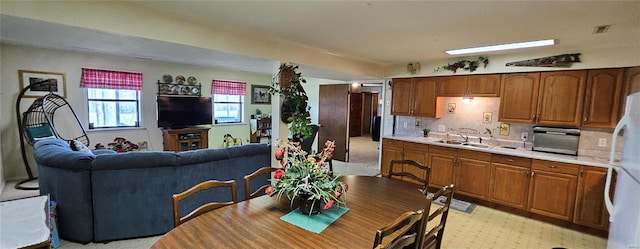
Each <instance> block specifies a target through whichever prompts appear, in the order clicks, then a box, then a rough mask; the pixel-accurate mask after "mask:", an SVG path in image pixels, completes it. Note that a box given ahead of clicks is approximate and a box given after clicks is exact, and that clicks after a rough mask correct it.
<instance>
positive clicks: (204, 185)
mask: <svg viewBox="0 0 640 249" xmlns="http://www.w3.org/2000/svg"><path fill="white" fill-rule="evenodd" d="M218 187H228V188H231V200H232V201H230V202H209V203H206V204H204V205H201V206H200V207H198V208H196V209H195V210H193V211H191V212H190V213H189V214H187V215H185V216H184V217H180V201H182V200H184V199H185V198H187V197H189V196H191V195H193V194H195V193H198V192H200V191H203V190H207V189H210V188H218ZM237 202H238V198H237V197H236V181H234V180H230V181H214V180H209V181H205V182H201V183H198V184H197V185H195V186H193V187H191V188H190V189H187V190H186V191H184V192H182V193H178V194H174V195H173V227H178V226H179V225H180V224H182V223H185V222H187V221H189V220H191V219H193V218H195V217H197V216H198V215H201V214H203V213H206V212H208V211H211V210H214V209H216V208H220V207H224V206H227V205H231V204H234V203H237Z"/></svg>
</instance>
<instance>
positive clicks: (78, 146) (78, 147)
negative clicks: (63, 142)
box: [69, 140, 93, 155]
mask: <svg viewBox="0 0 640 249" xmlns="http://www.w3.org/2000/svg"><path fill="white" fill-rule="evenodd" d="M69 146H71V149H72V150H74V151H82V152H85V153H89V154H92V155H93V152H92V151H91V150H90V149H89V148H88V147H87V146H86V145H84V144H83V143H82V142H80V141H78V140H71V141H69Z"/></svg>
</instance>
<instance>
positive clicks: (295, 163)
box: [265, 139, 348, 215]
mask: <svg viewBox="0 0 640 249" xmlns="http://www.w3.org/2000/svg"><path fill="white" fill-rule="evenodd" d="M276 146H277V147H278V149H277V150H276V154H275V157H276V159H277V160H278V161H280V164H281V165H282V169H278V170H276V171H275V172H274V174H273V178H274V179H273V182H272V184H271V186H269V187H267V189H266V190H265V193H266V194H268V195H269V196H272V197H273V196H275V197H276V198H278V199H280V198H282V197H283V196H286V197H287V198H288V199H289V200H290V201H291V205H293V203H294V200H297V201H299V203H300V212H301V213H303V214H309V215H311V214H316V213H319V212H320V207H322V209H325V210H326V209H329V208H331V206H333V205H334V204H336V203H337V204H345V202H344V200H343V198H342V197H343V195H344V193H345V192H346V191H347V189H348V185H347V184H346V183H344V182H341V181H339V180H338V176H333V172H331V171H330V170H329V167H328V162H327V161H328V160H331V156H332V152H333V150H334V148H335V144H334V142H333V141H327V142H325V148H324V149H323V150H322V151H321V152H320V153H319V154H318V155H317V156H316V157H314V156H310V155H307V152H305V151H303V150H302V148H300V143H298V142H291V141H284V140H282V139H278V140H277V144H276Z"/></svg>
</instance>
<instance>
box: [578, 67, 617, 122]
mask: <svg viewBox="0 0 640 249" xmlns="http://www.w3.org/2000/svg"><path fill="white" fill-rule="evenodd" d="M623 75H624V69H622V68H610V69H596V70H589V72H588V74H587V87H586V92H585V99H584V112H583V114H582V115H583V119H582V127H592V128H615V126H616V123H617V122H618V118H619V116H620V112H619V111H618V110H620V103H621V97H622V83H623V82H622V76H623Z"/></svg>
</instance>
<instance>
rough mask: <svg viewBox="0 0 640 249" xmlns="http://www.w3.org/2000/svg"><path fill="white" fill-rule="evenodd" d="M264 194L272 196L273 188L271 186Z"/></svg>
mask: <svg viewBox="0 0 640 249" xmlns="http://www.w3.org/2000/svg"><path fill="white" fill-rule="evenodd" d="M264 192H265V193H266V194H268V195H271V194H273V188H272V187H271V186H269V187H267V188H266V189H265V190H264Z"/></svg>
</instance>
